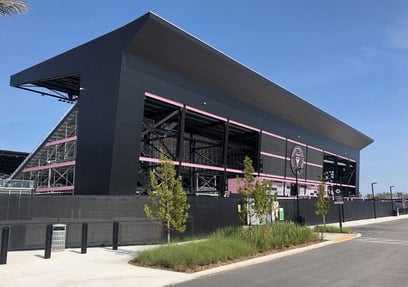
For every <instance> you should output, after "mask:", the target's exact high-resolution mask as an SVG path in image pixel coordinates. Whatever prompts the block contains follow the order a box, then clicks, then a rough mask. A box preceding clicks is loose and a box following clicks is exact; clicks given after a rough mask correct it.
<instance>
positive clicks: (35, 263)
mask: <svg viewBox="0 0 408 287" xmlns="http://www.w3.org/2000/svg"><path fill="white" fill-rule="evenodd" d="M401 219H408V215H402V216H399V217H385V218H378V219H369V220H359V221H353V222H346V223H344V226H358V225H366V224H371V223H377V222H384V221H389V220H401ZM356 236H358V235H355V236H350V235H344V234H325V239H326V240H327V241H325V242H322V243H319V244H315V245H312V246H307V247H304V248H297V249H292V250H288V251H284V252H280V253H276V254H272V255H268V256H263V257H258V258H254V259H250V260H246V261H242V262H238V263H234V264H229V265H226V266H221V267H217V268H213V269H209V270H205V271H201V272H196V273H194V274H186V273H179V272H172V271H164V270H158V269H152V268H143V267H137V266H133V265H130V264H127V262H128V261H129V260H130V259H132V257H133V255H134V254H135V253H137V252H138V251H141V250H143V249H146V248H151V247H152V246H123V247H119V248H118V250H112V249H111V248H107V247H105V248H102V247H101V248H88V252H87V254H80V249H67V250H66V251H64V252H53V253H52V254H51V258H50V259H44V257H43V256H44V250H32V251H12V252H8V258H7V264H5V265H0V286H1V287H9V286H18V287H21V286H27V287H28V286H30V287H31V286H33V287H35V286H41V287H46V286H47V287H48V286H75V287H77V286H90V287H92V286H95V287H103V286H109V287H111V286H121V287H126V286H149V287H155V286H168V285H172V284H176V283H180V282H184V281H188V280H192V279H195V278H198V277H201V276H208V275H211V274H215V273H218V272H224V271H227V270H231V269H235V268H240V267H244V266H249V265H253V264H257V263H260V262H266V261H269V260H273V259H277V258H281V257H283V256H288V255H291V254H296V253H300V252H304V251H306V250H310V249H313V248H319V247H322V246H326V245H329V244H334V243H337V242H341V241H345V240H349V239H352V238H354V237H356Z"/></svg>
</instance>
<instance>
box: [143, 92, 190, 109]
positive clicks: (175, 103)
mask: <svg viewBox="0 0 408 287" xmlns="http://www.w3.org/2000/svg"><path fill="white" fill-rule="evenodd" d="M145 96H146V97H149V98H152V99H156V100H159V101H162V102H165V103H168V104H171V105H174V106H177V107H181V108H182V107H183V104H181V103H179V102H176V101H173V100H169V99H166V98H163V97H160V96H157V95H155V94H152V93H149V92H145Z"/></svg>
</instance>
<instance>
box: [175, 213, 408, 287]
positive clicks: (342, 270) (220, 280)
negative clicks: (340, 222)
mask: <svg viewBox="0 0 408 287" xmlns="http://www.w3.org/2000/svg"><path fill="white" fill-rule="evenodd" d="M353 230H354V231H356V232H359V233H361V234H362V236H361V237H359V238H357V239H354V240H350V241H346V242H343V243H338V244H333V245H329V246H326V247H322V248H318V249H314V250H310V251H307V252H304V253H301V254H297V255H292V256H288V257H284V258H280V259H277V260H273V261H270V262H267V263H262V264H257V265H253V266H250V267H245V268H241V269H237V270H233V271H229V272H225V273H221V274H216V275H213V276H208V277H203V278H200V279H196V280H193V281H188V282H185V283H182V284H178V285H175V286H179V287H182V286H185V287H194V286H200V287H201V286H217V287H229V286H233V287H238V286H251V287H252V286H268V287H270V286H283V287H292V286H293V287H300V286H305V287H319V286H325V287H327V286H339V287H340V286H341V287H347V286H359V287H361V286H370V287H376V286H378V287H380V286H381V287H384V286H387V287H392V286H398V287H399V286H407V283H406V282H407V279H408V265H406V262H407V258H408V252H407V250H408V220H396V221H391V222H385V223H377V224H371V225H366V226H360V227H354V228H353Z"/></svg>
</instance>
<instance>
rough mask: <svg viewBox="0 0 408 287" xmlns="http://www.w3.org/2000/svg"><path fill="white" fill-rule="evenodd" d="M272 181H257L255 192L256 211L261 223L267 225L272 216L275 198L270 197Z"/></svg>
mask: <svg viewBox="0 0 408 287" xmlns="http://www.w3.org/2000/svg"><path fill="white" fill-rule="evenodd" d="M271 189H272V181H262V182H259V181H257V182H256V183H255V192H254V209H255V211H256V216H257V217H258V219H259V222H260V223H266V222H267V217H268V216H269V215H271V214H272V209H273V202H274V197H272V196H271V195H270V193H269V192H270V190H271Z"/></svg>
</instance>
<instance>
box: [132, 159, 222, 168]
mask: <svg viewBox="0 0 408 287" xmlns="http://www.w3.org/2000/svg"><path fill="white" fill-rule="evenodd" d="M139 160H140V161H146V162H154V163H160V160H159V159H158V158H151V157H143V156H141V157H139ZM173 163H174V164H175V165H179V163H178V162H175V161H173ZM181 166H185V167H194V168H202V169H210V170H218V171H224V168H223V167H218V166H212V165H204V164H196V163H189V162H182V163H181Z"/></svg>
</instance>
